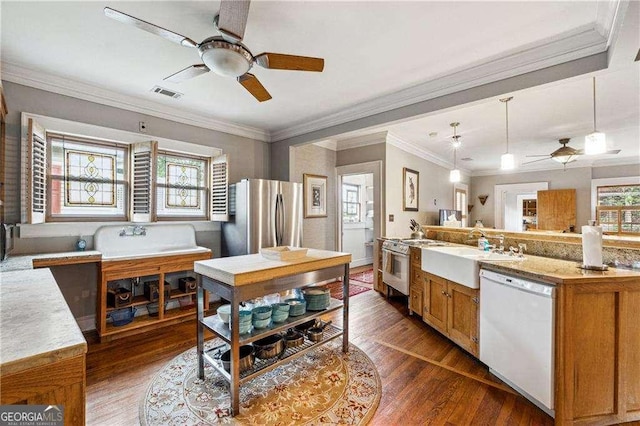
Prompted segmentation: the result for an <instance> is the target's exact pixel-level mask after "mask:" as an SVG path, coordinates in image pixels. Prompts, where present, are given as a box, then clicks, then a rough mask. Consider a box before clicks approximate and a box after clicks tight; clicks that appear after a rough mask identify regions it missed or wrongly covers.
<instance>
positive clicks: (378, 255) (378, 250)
mask: <svg viewBox="0 0 640 426" xmlns="http://www.w3.org/2000/svg"><path fill="white" fill-rule="evenodd" d="M383 242H384V239H383V238H378V240H377V241H376V244H375V246H374V247H375V254H374V257H373V259H374V265H373V266H374V268H373V269H374V271H376V273H375V275H374V277H373V289H374V290H375V291H377V292H379V293H382V294H387V285H386V284H385V283H384V282H382V243H383Z"/></svg>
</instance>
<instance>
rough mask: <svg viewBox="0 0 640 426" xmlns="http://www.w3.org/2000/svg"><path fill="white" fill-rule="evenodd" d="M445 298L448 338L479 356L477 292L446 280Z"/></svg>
mask: <svg viewBox="0 0 640 426" xmlns="http://www.w3.org/2000/svg"><path fill="white" fill-rule="evenodd" d="M447 284H448V285H447V298H448V299H449V304H448V312H447V330H448V332H449V338H450V339H451V340H453V341H454V342H456V343H457V344H458V345H460V346H461V347H463V348H464V349H466V350H467V351H469V352H470V353H471V354H473V355H475V356H476V357H478V356H479V354H480V351H479V346H478V341H479V337H480V336H479V333H478V331H479V329H478V314H479V309H478V308H479V302H480V301H479V297H480V295H479V292H478V290H477V289H473V288H469V287H466V286H463V285H460V284H456V283H454V282H451V281H447Z"/></svg>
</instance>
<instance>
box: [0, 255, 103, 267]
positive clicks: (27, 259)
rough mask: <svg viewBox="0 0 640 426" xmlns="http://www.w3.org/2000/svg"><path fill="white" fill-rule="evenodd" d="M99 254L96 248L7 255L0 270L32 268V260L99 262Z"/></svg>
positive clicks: (0, 263) (0, 264)
mask: <svg viewBox="0 0 640 426" xmlns="http://www.w3.org/2000/svg"><path fill="white" fill-rule="evenodd" d="M101 256H102V253H100V252H99V251H96V250H88V251H69V252H63V253H42V254H24V255H17V256H9V257H8V258H7V259H6V260H3V261H2V262H0V272H9V271H23V270H26V269H33V263H34V260H35V261H36V262H38V261H40V262H46V261H51V262H52V263H57V262H59V261H65V260H67V261H68V263H84V261H85V260H89V261H96V262H99V261H100V257H101ZM94 258H95V259H94Z"/></svg>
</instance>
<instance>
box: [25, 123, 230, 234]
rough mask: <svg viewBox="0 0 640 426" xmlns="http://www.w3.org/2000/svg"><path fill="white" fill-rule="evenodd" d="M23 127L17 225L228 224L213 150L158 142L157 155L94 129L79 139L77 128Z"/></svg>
mask: <svg viewBox="0 0 640 426" xmlns="http://www.w3.org/2000/svg"><path fill="white" fill-rule="evenodd" d="M39 118H42V119H43V120H45V122H49V124H52V123H53V125H56V126H60V127H66V126H67V122H66V121H65V122H62V121H60V120H58V121H56V120H57V119H51V118H48V117H39ZM23 123H24V126H25V129H26V130H27V132H26V134H25V135H24V137H23V139H22V144H23V150H22V157H21V160H22V166H23V168H24V170H25V173H24V174H23V176H22V182H21V189H22V195H23V196H22V199H21V202H22V222H23V223H29V224H37V223H43V222H61V221H65V222H98V223H99V222H104V221H116V220H117V221H131V222H155V221H157V220H211V221H226V220H228V216H229V214H228V210H229V209H228V203H229V202H228V183H229V182H228V171H229V170H228V160H227V156H226V155H222V154H221V153H220V150H218V149H215V148H211V147H204V146H201V145H194V144H191V143H187V142H181V141H172V140H167V139H163V140H162V145H163V148H164V150H159V149H158V145H159V143H158V142H157V141H141V140H140V135H137V134H131V133H129V132H123V131H117V130H114V129H107V128H97V127H93V126H89V127H86V128H87V129H88V130H89V131H90V133H88V134H92V133H93V132H95V134H99V135H100V138H94V137H91V136H78V135H79V134H80V133H79V132H78V133H76V131H75V130H76V129H77V128H84V127H83V125H82V124H81V123H73V124H74V125H76V124H77V125H78V126H76V127H74V126H69V127H70V128H72V129H73V130H71V131H73V132H74V134H73V135H71V134H69V133H66V131H67V130H66V129H64V128H60V129H59V130H57V131H56V132H48V131H47V130H46V129H45V128H44V127H43V126H41V125H40V124H38V123H37V122H36V120H35V118H34V117H32V116H30V115H28V114H25V113H23ZM69 123H71V122H69ZM173 149H175V150H176V151H170V150H173ZM177 150H179V151H180V152H178V151H177ZM212 155H215V156H212ZM83 229H86V227H85V228H83Z"/></svg>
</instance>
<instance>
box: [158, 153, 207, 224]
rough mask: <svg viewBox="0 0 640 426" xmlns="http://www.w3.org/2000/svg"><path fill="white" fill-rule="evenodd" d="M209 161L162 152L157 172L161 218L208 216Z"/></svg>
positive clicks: (159, 216) (159, 156)
mask: <svg viewBox="0 0 640 426" xmlns="http://www.w3.org/2000/svg"><path fill="white" fill-rule="evenodd" d="M208 163H209V162H208V159H207V158H201V157H196V156H188V155H184V154H175V153H171V152H162V151H161V152H159V153H158V157H157V169H156V187H157V190H156V194H157V196H156V213H157V215H158V218H159V219H160V218H179V217H189V218H201V219H204V218H206V217H207V185H206V182H207V181H208V173H207V170H208Z"/></svg>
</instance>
